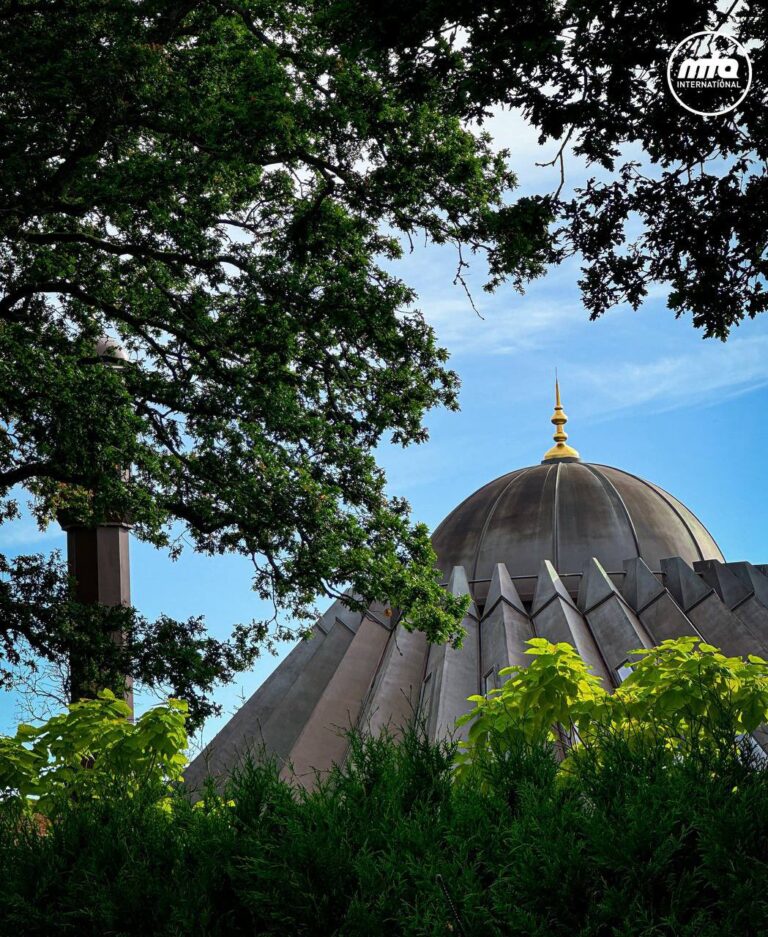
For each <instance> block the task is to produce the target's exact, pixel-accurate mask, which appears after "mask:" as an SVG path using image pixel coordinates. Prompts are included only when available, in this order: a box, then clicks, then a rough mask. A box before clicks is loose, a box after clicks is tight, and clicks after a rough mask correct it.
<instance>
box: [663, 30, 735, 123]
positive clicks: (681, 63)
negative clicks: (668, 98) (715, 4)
mask: <svg viewBox="0 0 768 937" xmlns="http://www.w3.org/2000/svg"><path fill="white" fill-rule="evenodd" d="M667 84H668V85H669V90H670V91H671V92H672V95H673V96H674V98H675V100H676V101H677V102H678V104H681V105H682V106H683V107H684V108H685V109H686V110H687V111H691V112H692V113H693V114H700V115H701V116H702V117H717V116H718V115H720V114H727V113H728V112H729V111H732V110H733V109H734V108H736V107H738V106H739V104H741V102H742V101H743V100H744V98H745V97H746V96H747V93H748V92H749V89H750V87H751V86H752V62H751V60H750V58H749V54H748V53H747V50H746V49H745V48H744V46H743V45H742V44H741V43H740V42H739V41H738V40H737V39H734V38H733V37H732V36H726V35H725V34H724V33H716V32H711V31H708V30H705V31H704V32H700V33H694V34H693V35H692V36H688V37H687V38H685V39H683V41H682V42H681V43H679V44H678V45H677V46H676V47H675V49H674V51H673V52H672V55H670V57H669V61H668V62H667Z"/></svg>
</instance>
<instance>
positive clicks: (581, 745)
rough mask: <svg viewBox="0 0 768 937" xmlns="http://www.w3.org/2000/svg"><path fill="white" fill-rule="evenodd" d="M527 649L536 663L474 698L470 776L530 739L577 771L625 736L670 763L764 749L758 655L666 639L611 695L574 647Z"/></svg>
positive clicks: (765, 672) (766, 677)
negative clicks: (755, 737) (488, 758)
mask: <svg viewBox="0 0 768 937" xmlns="http://www.w3.org/2000/svg"><path fill="white" fill-rule="evenodd" d="M527 643H528V644H529V645H530V647H529V648H528V650H527V652H526V653H527V654H530V655H533V660H532V662H531V664H530V666H528V667H507V668H505V669H503V670H501V671H500V674H501V675H509V679H508V680H506V682H505V683H504V684H503V685H502V686H501V687H500V688H499V689H495V690H491V691H490V692H489V694H488V695H487V696H485V697H483V696H473V697H471V700H472V701H473V702H475V704H476V705H475V708H474V709H473V710H472V711H471V712H469V713H467V715H466V716H462V717H461V718H460V719H459V724H460V725H465V724H467V723H469V724H470V727H469V732H468V740H467V742H466V743H462V753H461V755H460V756H459V763H460V771H461V772H465V771H467V770H468V769H469V767H470V766H471V764H472V763H473V761H475V760H477V759H478V758H480V759H481V760H482V759H483V757H484V755H485V754H486V753H489V752H490V753H494V755H495V756H496V757H502V758H503V757H504V753H505V751H506V750H507V749H510V748H514V747H515V746H516V745H518V744H519V743H520V742H521V741H523V742H526V743H529V744H530V743H537V742H541V741H543V740H547V741H548V742H550V743H553V744H555V745H556V746H558V747H559V749H560V752H561V754H562V755H563V756H564V761H563V765H562V767H563V768H564V769H566V770H571V769H572V765H573V760H574V759H578V758H589V757H594V758H600V757H601V749H602V744H603V741H604V739H605V738H606V737H608V738H613V737H614V736H615V735H617V734H618V735H620V736H621V737H622V738H623V739H624V741H625V742H626V744H627V745H629V746H630V747H633V746H637V747H643V746H644V745H647V744H648V743H649V742H650V743H652V744H654V745H658V746H659V748H660V751H661V752H663V753H665V757H666V759H667V760H668V761H669V762H674V761H675V760H676V759H677V758H679V757H680V756H681V755H686V754H688V753H690V752H698V751H700V750H703V749H708V750H711V751H712V752H715V753H716V752H720V751H725V750H727V749H729V748H731V749H733V752H734V753H736V752H737V751H739V750H740V748H741V749H743V748H745V747H747V748H748V749H749V750H753V749H754V746H753V744H752V743H751V742H749V741H748V739H749V737H750V736H751V733H753V732H755V731H756V730H758V729H760V726H761V725H762V724H763V723H764V722H766V721H767V720H768V661H765V660H763V659H762V658H761V657H757V656H755V655H752V654H751V655H750V656H749V659H748V660H746V661H745V660H743V659H742V658H740V657H726V656H725V655H724V654H722V653H721V652H720V651H719V650H718V649H717V648H716V647H713V646H712V645H711V644H705V643H704V642H703V641H701V640H700V639H697V638H694V637H683V638H675V639H673V640H667V641H663V642H662V643H661V644H660V645H659V646H658V647H653V648H642V649H640V650H636V651H631V652H630V653H629V658H628V661H627V665H626V669H627V670H630V671H631V672H630V673H629V674H628V675H627V677H626V679H625V680H624V681H623V682H622V684H621V686H619V687H618V689H616V690H615V691H614V692H612V693H609V692H608V691H607V690H606V689H605V688H604V687H603V686H602V684H601V682H600V680H599V679H598V678H597V677H596V676H595V675H594V674H592V673H591V672H590V670H589V668H588V666H587V665H586V664H585V663H584V661H583V660H582V659H581V658H580V657H579V655H578V653H577V652H576V650H575V649H574V648H573V647H572V646H571V645H570V644H552V643H551V642H550V641H547V640H546V639H545V638H533V639H531V640H530V641H528V642H527ZM632 658H635V660H632ZM754 750H756V749H754Z"/></svg>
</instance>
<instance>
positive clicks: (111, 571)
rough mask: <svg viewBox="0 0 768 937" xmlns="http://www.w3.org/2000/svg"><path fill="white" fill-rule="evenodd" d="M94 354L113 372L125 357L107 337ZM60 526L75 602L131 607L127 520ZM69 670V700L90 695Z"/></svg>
mask: <svg viewBox="0 0 768 937" xmlns="http://www.w3.org/2000/svg"><path fill="white" fill-rule="evenodd" d="M96 354H97V355H98V357H99V359H100V360H101V361H102V363H103V364H104V365H105V366H107V367H113V368H119V367H120V366H121V365H120V362H121V361H124V360H126V357H127V356H126V354H125V352H124V351H123V349H122V348H120V347H119V346H118V345H117V344H116V343H114V342H113V341H112V340H111V339H108V338H106V337H105V338H102V339H100V340H99V341H98V342H97V344H96ZM59 524H60V525H61V527H62V528H63V529H64V530H65V531H66V533H67V564H68V566H69V574H70V576H71V577H72V578H73V580H74V583H75V588H74V591H75V599H76V600H77V601H78V602H82V603H83V604H86V605H87V604H95V603H98V604H100V605H126V606H127V605H130V604H131V577H130V566H129V562H128V541H129V534H130V530H131V526H132V525H131V524H129V523H128V521H127V519H125V518H119V517H116V518H115V519H114V520H107V521H105V522H104V523H102V524H97V525H96V526H94V527H86V526H84V525H82V524H79V523H77V522H74V523H72V522H71V521H70V520H69V519H67V518H66V517H65V516H63V515H60V516H59ZM112 639H113V640H114V641H116V642H118V643H120V642H122V640H123V636H122V634H121V633H120V632H114V633H113V634H112ZM70 669H71V691H70V695H71V697H72V700H73V701H76V700H77V699H79V698H80V697H82V696H88V695H92V694H93V690H94V687H92V686H90V685H87V683H86V682H85V681H84V679H83V674H82V673H81V672H80V673H78V662H77V661H76V660H74V659H72V660H71V661H70ZM96 689H101V688H100V687H97V688H96ZM125 701H126V703H128V705H129V706H130V707H131V713H133V690H132V689H131V681H130V680H128V681H127V684H126V694H125Z"/></svg>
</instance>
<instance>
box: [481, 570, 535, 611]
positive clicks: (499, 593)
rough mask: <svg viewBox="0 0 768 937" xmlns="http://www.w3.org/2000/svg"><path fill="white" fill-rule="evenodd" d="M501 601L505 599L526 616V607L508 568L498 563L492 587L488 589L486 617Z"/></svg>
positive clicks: (492, 577) (492, 579)
mask: <svg viewBox="0 0 768 937" xmlns="http://www.w3.org/2000/svg"><path fill="white" fill-rule="evenodd" d="M499 599H504V600H505V601H506V602H509V604H510V605H511V606H512V607H513V608H516V609H517V610H518V611H519V612H521V613H522V614H523V615H525V614H526V612H525V606H524V605H523V603H522V601H521V599H520V596H519V595H518V592H517V589H516V588H515V584H514V582H512V579H511V578H510V575H509V572H508V570H507V567H506V565H505V564H504V563H497V564H496V565H495V566H494V567H493V575H492V576H491V586H490V588H489V589H488V598H487V599H486V600H485V609H486V612H485V614H486V615H487V614H488V613H489V612H490V611H491V610H492V609H493V608H494V607H495V605H496V603H497V602H498V601H499Z"/></svg>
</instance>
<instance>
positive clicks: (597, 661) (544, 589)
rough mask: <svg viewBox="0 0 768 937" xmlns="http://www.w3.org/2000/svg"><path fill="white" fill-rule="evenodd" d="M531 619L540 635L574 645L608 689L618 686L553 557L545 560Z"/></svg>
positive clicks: (541, 568)
mask: <svg viewBox="0 0 768 937" xmlns="http://www.w3.org/2000/svg"><path fill="white" fill-rule="evenodd" d="M531 620H532V621H533V628H534V631H535V632H536V634H537V636H538V637H540V638H546V639H547V640H548V641H552V642H553V643H555V644H557V643H559V642H561V641H565V642H567V643H568V644H572V645H573V646H574V647H575V648H576V650H577V651H578V652H579V654H580V655H581V658H582V660H584V661H586V663H587V664H589V666H590V667H591V668H592V670H593V672H594V673H595V674H596V675H597V676H598V677H600V679H601V680H602V681H603V685H604V686H605V688H606V689H610V688H611V687H612V686H613V685H614V683H613V679H612V677H611V675H610V673H609V671H608V669H607V667H606V665H605V661H604V660H603V658H602V656H601V654H600V651H599V649H598V647H597V644H596V643H595V639H594V637H593V635H592V633H591V631H590V630H589V626H588V625H587V622H586V620H585V618H584V616H583V615H582V614H581V612H580V611H579V610H578V608H577V607H576V605H575V604H574V601H573V599H572V598H571V597H570V596H569V595H568V591H567V590H566V588H565V586H564V585H563V583H562V581H561V579H560V577H559V576H558V575H557V572H556V571H555V567H554V566H553V565H552V564H551V563H550V562H549V560H544V561H543V562H542V564H541V567H540V570H539V578H538V580H537V582H536V595H535V597H534V601H533V608H532V610H531Z"/></svg>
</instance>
